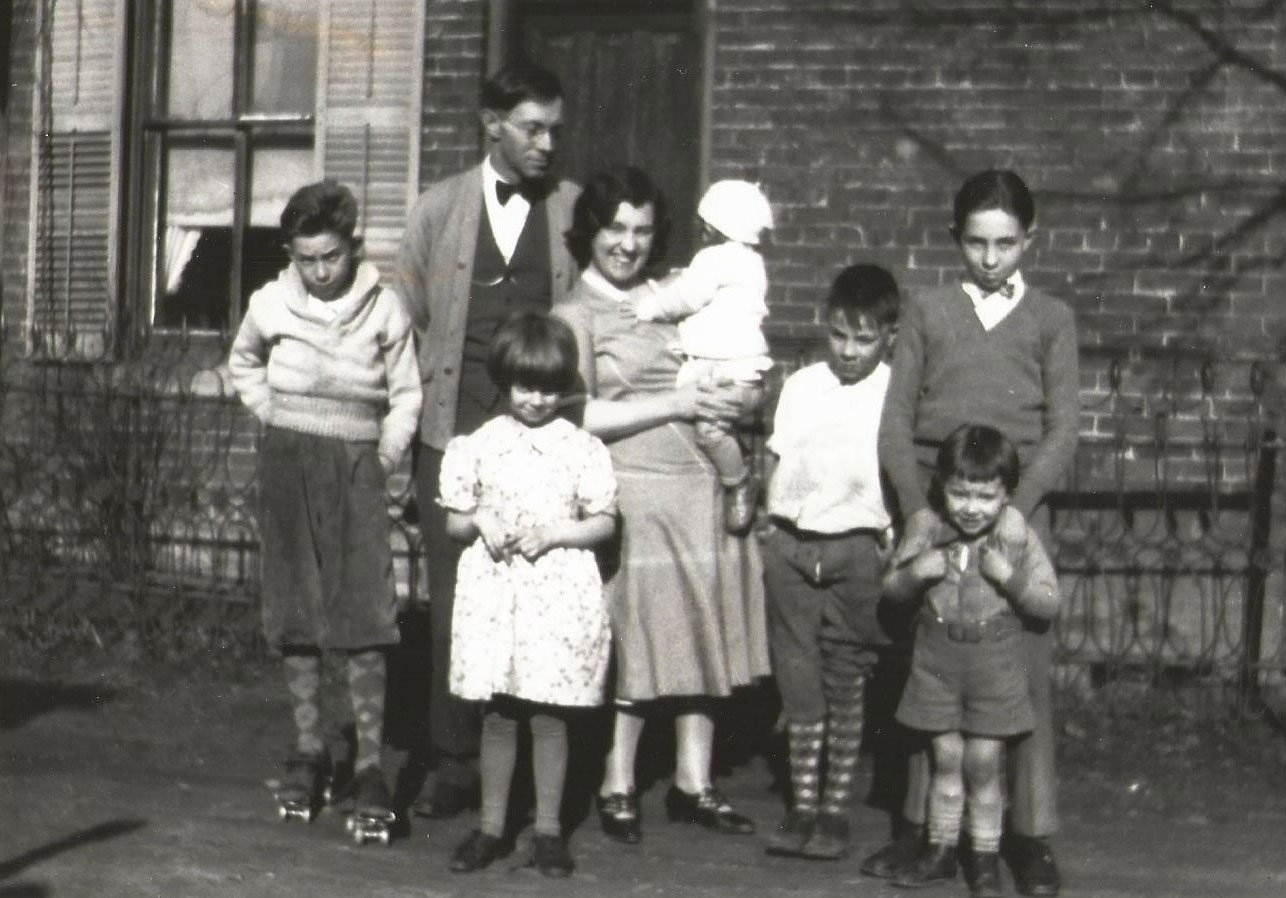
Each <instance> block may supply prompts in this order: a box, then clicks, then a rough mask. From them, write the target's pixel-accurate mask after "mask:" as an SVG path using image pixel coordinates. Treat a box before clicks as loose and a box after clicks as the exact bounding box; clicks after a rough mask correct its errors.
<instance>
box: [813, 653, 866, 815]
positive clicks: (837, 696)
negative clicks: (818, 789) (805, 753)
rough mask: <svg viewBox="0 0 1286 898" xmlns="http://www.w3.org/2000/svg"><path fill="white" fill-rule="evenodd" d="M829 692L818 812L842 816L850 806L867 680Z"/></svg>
mask: <svg viewBox="0 0 1286 898" xmlns="http://www.w3.org/2000/svg"><path fill="white" fill-rule="evenodd" d="M828 691H829V692H830V695H829V696H828V702H827V704H828V705H829V707H830V713H829V715H828V717H829V719H828V722H827V723H828V725H827V727H826V790H825V793H824V795H823V798H822V805H821V810H822V813H824V814H831V815H834V816H844V815H846V814H848V810H849V805H850V804H851V803H852V799H853V782H854V779H855V778H856V774H857V762H858V752H859V751H860V750H861V748H862V727H863V724H864V711H863V703H864V700H865V692H866V680H865V679H864V678H862V677H858V678H856V679H853V680H850V681H849V682H848V683H847V684H845V685H843V686H836V687H832V688H831V689H830V690H828Z"/></svg>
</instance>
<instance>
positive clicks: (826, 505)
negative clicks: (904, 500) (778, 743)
mask: <svg viewBox="0 0 1286 898" xmlns="http://www.w3.org/2000/svg"><path fill="white" fill-rule="evenodd" d="M899 304H900V297H899V292H898V286H897V282H896V281H895V280H894V279H893V276H892V275H891V274H889V273H888V272H887V271H885V270H884V269H883V268H880V267H878V266H875V265H853V266H850V267H848V268H845V269H844V270H843V271H841V272H840V273H839V276H838V277H836V278H835V281H834V284H833V285H832V286H831V290H830V294H829V295H828V296H827V298H826V302H825V307H824V309H825V318H824V320H825V323H826V328H827V335H826V350H827V355H826V360H825V361H822V362H818V363H816V364H813V365H809V366H807V367H805V368H802V369H800V370H799V371H796V372H795V373H794V374H792V375H791V376H790V377H789V378H787V380H786V382H785V384H784V385H783V386H782V390H781V397H780V399H779V400H778V403H777V412H776V416H775V418H774V425H773V432H772V436H771V437H770V438H769V440H768V450H769V453H770V455H769V458H770V466H771V468H772V476H771V478H770V480H769V486H768V499H767V510H768V514H769V520H770V524H771V527H770V530H769V531H768V534H767V536H766V538H765V540H764V552H763V556H764V585H765V587H766V593H767V605H768V644H769V649H770V650H771V652H772V662H773V673H774V675H775V677H776V679H777V686H778V690H779V691H780V693H781V701H782V713H783V716H784V718H785V721H786V732H787V738H788V742H789V748H790V778H791V791H792V803H791V806H790V811H789V813H787V815H786V817H785V819H784V820H783V821H782V822H781V824H780V825H779V826H778V828H777V830H776V832H774V833H773V835H772V836H771V837H770V838H769V842H768V851H769V853H772V854H786V855H802V856H803V857H809V858H821V859H838V858H841V857H844V856H845V855H846V854H847V853H848V848H849V823H848V811H849V805H850V803H851V799H852V793H853V779H854V773H855V771H856V767H857V760H858V749H859V748H860V746H861V742H862V726H863V702H864V690H865V683H866V678H867V676H868V674H869V672H870V671H871V669H872V667H873V666H874V664H875V661H876V658H877V654H876V652H877V648H878V647H880V646H884V645H887V644H889V642H890V640H889V638H888V636H887V635H886V634H885V633H884V632H883V630H882V629H881V627H880V624H879V623H878V621H877V618H876V606H877V604H878V602H879V598H880V585H881V578H882V575H883V570H884V554H885V549H886V548H887V546H888V544H889V527H890V525H891V523H892V522H891V519H890V517H889V513H888V511H887V509H886V507H885V499H884V492H883V489H882V487H881V484H880V462H879V457H878V453H877V451H876V444H877V438H878V422H879V420H880V413H881V411H882V409H883V405H884V392H885V388H886V387H887V386H888V382H889V367H888V365H887V364H886V363H885V358H886V356H887V355H888V353H889V351H890V349H891V347H892V343H893V339H894V337H895V335H896V332H897V319H898V308H899ZM823 755H825V770H826V777H825V783H822V781H821V770H822V769H823V763H822V759H823Z"/></svg>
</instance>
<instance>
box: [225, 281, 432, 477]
mask: <svg viewBox="0 0 1286 898" xmlns="http://www.w3.org/2000/svg"><path fill="white" fill-rule="evenodd" d="M378 285H379V271H378V270H377V269H376V268H375V266H374V265H371V264H370V263H368V262H362V263H360V264H359V265H358V267H357V271H356V273H355V275H354V278H353V284H352V286H351V287H350V288H349V289H348V291H347V292H346V293H345V294H344V295H342V296H340V297H337V298H336V299H334V300H332V301H331V302H330V304H329V305H330V310H331V311H333V312H334V313H335V314H334V317H327V316H324V315H318V314H317V313H316V312H315V311H314V310H313V309H310V307H309V300H308V294H307V291H306V290H305V288H304V284H303V281H302V280H300V277H299V272H298V271H296V270H295V266H294V265H289V266H287V267H286V268H285V270H283V271H282V272H281V274H280V275H278V276H277V279H276V280H275V281H272V282H270V283H268V284H265V285H264V286H263V287H261V288H259V289H258V290H256V291H255V292H254V294H253V295H252V296H251V297H250V303H249V307H248V308H247V309H246V315H245V318H243V319H242V321H241V328H240V330H238V331H237V337H236V340H235V341H233V344H232V352H231V354H230V355H229V357H228V370H229V372H230V373H231V376H232V384H233V386H234V387H236V390H237V392H238V393H239V394H240V396H241V401H242V402H244V403H245V404H246V405H247V406H248V407H249V408H250V410H251V411H253V412H254V413H255V415H256V416H257V417H258V418H259V420H261V421H263V422H264V423H265V424H270V425H273V426H276V427H282V428H285V429H287V430H295V431H299V432H300V433H308V434H313V435H316V436H323V437H335V438H337V439H341V440H349V441H353V442H378V443H379V454H380V461H381V463H382V464H383V465H384V469H385V470H386V471H391V470H392V469H393V468H394V467H395V466H396V465H397V463H398V461H399V460H400V459H401V458H402V455H403V454H404V453H405V452H406V450H407V447H408V446H410V444H411V440H412V439H413V438H414V436H415V431H416V427H417V425H418V423H419V415H420V401H421V400H420V374H419V368H418V366H417V364H416V361H415V346H414V341H413V338H412V335H411V319H410V318H409V317H408V316H407V314H406V311H405V310H404V309H403V306H402V303H401V301H399V299H398V298H397V296H396V295H394V294H393V292H392V291H390V290H385V289H378Z"/></svg>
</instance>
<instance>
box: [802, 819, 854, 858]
mask: <svg viewBox="0 0 1286 898" xmlns="http://www.w3.org/2000/svg"><path fill="white" fill-rule="evenodd" d="M848 841H849V836H848V818H847V817H844V816H842V815H840V814H822V815H821V816H820V817H818V818H817V826H815V827H814V828H813V834H812V835H811V836H810V837H809V839H808V841H807V842H805V843H804V849H803V851H802V852H801V854H803V855H804V857H811V858H813V859H815V860H821V861H838V860H841V859H843V858H846V857H848Z"/></svg>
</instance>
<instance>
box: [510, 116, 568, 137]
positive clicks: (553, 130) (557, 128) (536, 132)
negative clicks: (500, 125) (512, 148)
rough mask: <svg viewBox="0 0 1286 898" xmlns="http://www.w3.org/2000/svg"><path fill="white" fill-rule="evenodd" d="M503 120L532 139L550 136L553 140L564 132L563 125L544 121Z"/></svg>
mask: <svg viewBox="0 0 1286 898" xmlns="http://www.w3.org/2000/svg"><path fill="white" fill-rule="evenodd" d="M503 121H504V123H505V124H506V125H508V126H509V127H510V128H513V129H514V130H515V131H517V132H518V133H519V134H521V135H522V136H523V137H525V138H527V139H528V140H530V141H537V140H540V138H542V137H548V138H549V139H550V140H551V141H553V140H558V138H559V137H561V136H562V134H563V126H562V125H546V124H545V123H544V122H514V121H510V120H509V119H504V120H503Z"/></svg>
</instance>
